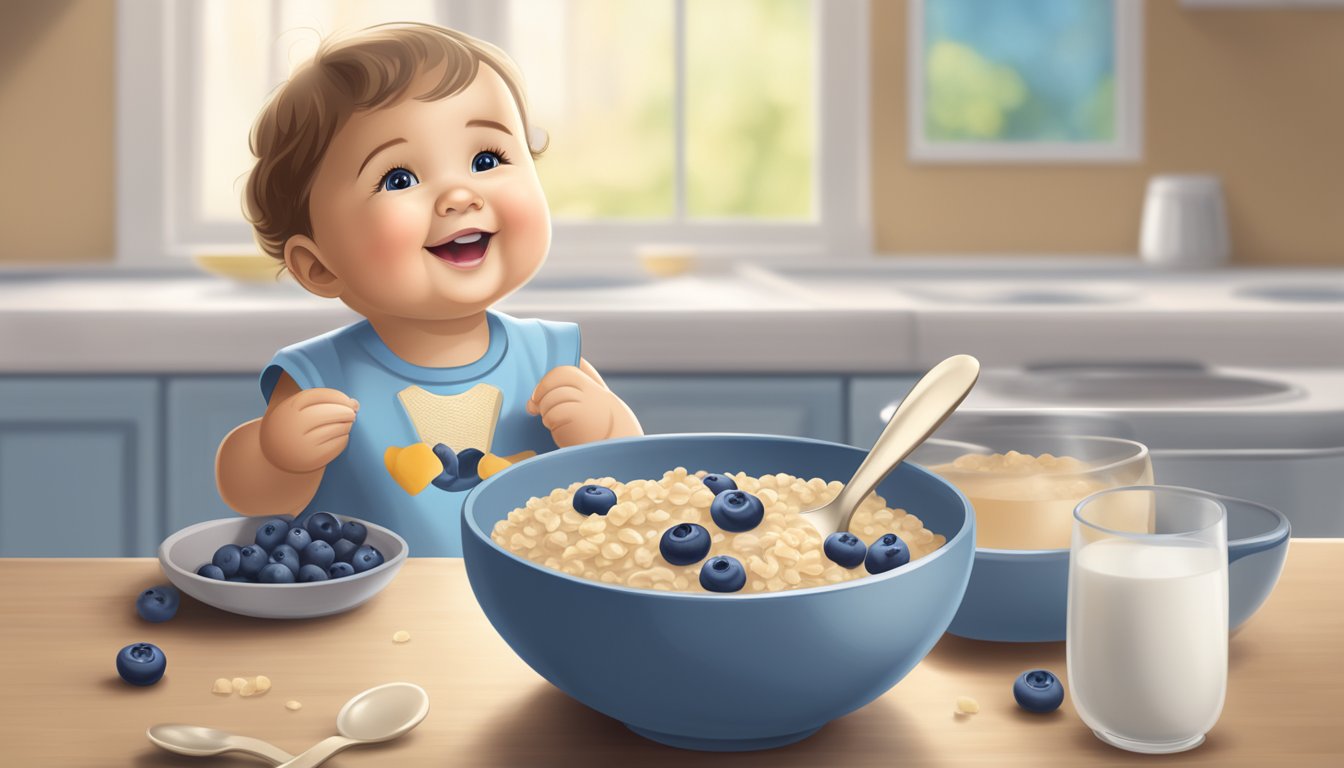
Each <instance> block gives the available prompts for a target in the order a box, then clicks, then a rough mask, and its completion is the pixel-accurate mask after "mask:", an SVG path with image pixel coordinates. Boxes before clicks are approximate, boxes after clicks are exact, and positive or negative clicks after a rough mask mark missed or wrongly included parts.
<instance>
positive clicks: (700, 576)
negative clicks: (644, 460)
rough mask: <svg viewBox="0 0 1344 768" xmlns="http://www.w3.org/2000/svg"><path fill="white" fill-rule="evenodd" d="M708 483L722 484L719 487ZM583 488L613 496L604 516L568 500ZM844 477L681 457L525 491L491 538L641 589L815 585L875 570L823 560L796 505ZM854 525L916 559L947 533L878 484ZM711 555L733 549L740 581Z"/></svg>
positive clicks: (813, 501) (869, 538)
mask: <svg viewBox="0 0 1344 768" xmlns="http://www.w3.org/2000/svg"><path fill="white" fill-rule="evenodd" d="M734 483H735V484H736V489H735V490H733V486H732V484H734ZM711 485H713V486H715V487H720V488H727V489H728V490H724V491H722V492H721V493H720V494H716V493H715V492H714V490H713V489H712V488H711V487H710V486H711ZM590 486H596V487H598V488H601V489H609V490H610V491H611V492H612V493H614V494H615V501H614V503H613V504H612V505H611V506H610V508H609V509H607V511H606V513H605V514H602V513H597V514H588V515H585V514H581V513H580V512H578V511H576V510H575V496H576V494H578V493H579V492H580V490H581V489H587V488H588V487H590ZM843 487H844V484H843V483H841V482H839V481H831V482H827V481H825V480H822V479H821V478H815V477H814V478H810V479H806V478H799V477H794V476H793V475H789V474H785V473H779V474H772V475H764V476H762V477H760V478H756V477H752V476H750V475H747V474H746V473H743V472H738V473H723V474H719V475H713V474H710V473H708V472H706V471H704V470H701V471H698V472H693V473H692V472H687V471H686V469H685V468H683V467H677V468H676V469H673V470H671V471H668V472H665V473H663V476H662V478H660V479H647V480H632V481H630V482H628V483H627V482H621V481H619V480H616V479H614V478H611V477H601V478H590V479H588V480H585V481H583V482H581V483H579V482H576V483H571V484H570V485H569V487H567V488H557V489H555V490H553V491H551V492H550V493H549V494H547V495H546V496H545V497H541V498H532V499H529V500H528V502H527V503H526V504H525V505H524V506H522V507H519V508H518V509H515V510H513V511H511V512H509V514H508V516H507V517H506V518H505V519H504V520H501V521H500V522H499V523H498V524H496V525H495V527H494V530H493V531H492V532H491V538H492V539H493V540H494V541H495V543H497V544H499V545H500V546H502V547H504V548H505V549H507V550H509V551H510V552H513V553H515V554H517V555H519V556H521V557H525V558H527V559H528V560H531V561H533V562H536V563H539V564H542V565H545V566H546V567H548V568H552V569H555V570H559V571H562V572H564V573H567V574H570V575H572V576H579V577H582V578H586V579H591V580H593V581H599V582H602V583H606V584H619V585H623V586H628V587H635V588H639V589H652V590H661V591H676V592H700V593H706V592H710V591H721V592H727V591H740V592H742V593H753V592H776V591H781V590H792V589H806V588H809V587H820V586H826V585H829V584H838V583H841V582H844V581H849V580H852V579H858V578H862V577H865V576H868V575H870V573H869V570H867V569H865V567H864V565H863V564H862V561H860V564H859V565H858V566H857V567H844V566H842V565H840V564H839V563H838V562H836V561H833V560H832V559H831V558H829V557H828V556H827V555H826V554H825V551H826V550H825V549H824V547H823V538H824V537H823V536H822V535H821V534H820V533H818V532H817V530H816V529H815V528H813V527H812V525H811V523H809V522H807V521H806V520H804V519H803V518H802V516H801V515H800V514H799V513H800V512H801V511H803V510H808V509H813V508H815V507H819V506H821V505H822V504H825V503H827V502H829V501H830V500H831V499H833V498H835V496H836V494H837V493H839V492H840V490H841V489H842V488H843ZM739 492H740V493H739ZM601 493H602V494H605V490H604V491H602V492H601ZM734 493H737V496H734V497H732V500H733V501H735V502H736V503H738V504H739V506H738V507H736V508H732V509H731V510H728V507H727V506H724V505H727V504H728V500H725V497H728V496H732V494H734ZM597 495H598V493H595V492H593V491H591V490H584V491H583V494H582V496H583V498H584V499H585V501H584V502H581V503H580V504H579V506H580V507H586V506H587V503H586V500H587V499H589V498H593V497H596V496H597ZM746 497H750V498H746ZM607 498H608V499H610V496H607ZM716 510H717V511H716ZM725 510H728V511H725ZM721 515H727V516H721ZM720 520H722V521H723V522H725V523H727V525H726V526H725V525H722V524H720ZM743 521H745V522H743ZM743 526H748V527H747V528H746V529H743ZM697 529H699V530H697ZM674 532H675V533H677V535H678V536H680V537H682V538H677V539H676V541H678V542H681V543H684V544H685V546H687V547H689V548H690V549H688V550H686V551H687V552H689V553H690V554H689V555H687V556H685V557H681V556H679V555H674V556H672V558H671V559H670V560H669V555H668V550H666V549H663V546H664V545H665V544H666V542H667V540H669V539H673V538H675V537H674V536H673V534H674ZM850 532H851V533H852V534H853V535H854V536H857V537H858V538H859V539H860V540H861V541H862V543H863V546H864V547H868V546H871V545H872V544H873V543H874V542H875V541H878V540H879V539H880V538H881V537H882V536H883V535H884V534H888V533H894V534H896V535H897V536H899V537H900V540H901V541H902V542H903V543H904V544H905V546H907V547H908V549H909V559H910V560H912V561H913V560H918V559H920V558H922V557H925V556H926V555H928V554H930V553H932V552H933V551H935V550H937V549H938V548H939V547H941V546H942V545H943V544H945V543H946V542H947V539H946V537H944V536H942V535H941V534H937V533H934V532H933V531H930V530H928V529H927V528H925V527H924V523H923V521H921V520H920V519H919V518H918V517H916V516H914V515H910V514H907V513H906V511H905V510H903V509H890V508H888V507H887V506H886V501H885V500H884V499H883V498H882V497H881V496H878V495H877V494H876V493H873V494H869V496H868V498H866V499H864V500H863V502H862V503H861V504H860V505H859V509H858V510H857V511H856V512H855V513H854V518H853V520H852V522H851V524H850ZM669 546H670V545H669ZM854 546H856V547H857V546H859V545H857V544H855V545H854ZM717 558H730V559H732V560H733V561H735V562H736V564H737V566H740V568H741V569H742V571H744V572H745V584H744V585H742V586H741V587H740V589H733V588H732V587H735V586H736V585H737V584H738V583H740V581H739V580H738V579H735V578H729V576H730V575H732V576H740V575H739V574H737V572H736V570H735V568H720V571H721V572H722V578H721V579H720V580H719V581H715V578H714V574H708V575H707V572H708V571H710V570H711V569H710V568H708V567H707V566H708V564H710V563H711V561H714V560H715V559H717ZM902 562H903V561H902ZM730 565H731V563H730ZM716 567H717V566H716ZM702 571H703V572H702ZM724 584H731V586H729V587H725V586H724Z"/></svg>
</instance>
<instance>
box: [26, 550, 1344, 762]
mask: <svg viewBox="0 0 1344 768" xmlns="http://www.w3.org/2000/svg"><path fill="white" fill-rule="evenodd" d="M162 582H164V579H163V577H162V574H161V573H160V572H159V567H158V563H157V562H155V561H154V560H150V559H122V560H80V559H74V560H72V559H5V560H0V584H3V589H2V590H0V648H3V649H4V651H3V655H2V656H0V658H2V659H3V661H0V670H3V678H0V729H2V730H3V734H2V737H0V750H2V751H0V755H3V757H0V764H3V765H6V766H38V765H41V766H114V765H131V766H170V765H172V766H191V765H199V766H202V768H215V767H217V766H258V765H262V763H261V762H259V761H257V760H254V759H252V758H247V757H242V756H235V757H228V756H225V757H214V758H185V757H179V756H175V755H171V754H168V753H165V752H161V751H159V750H158V749H157V748H156V747H154V746H152V745H151V744H150V743H149V742H148V741H147V740H146V738H145V729H146V728H147V727H148V726H150V725H152V724H154V723H159V722H182V723H196V724H201V725H210V726H214V727H217V728H223V729H225V730H230V731H233V732H236V733H244V734H248V735H253V736H258V737H261V738H264V739H267V740H269V741H272V742H274V743H275V744H277V745H279V746H280V747H282V748H284V749H287V750H289V751H291V752H295V753H297V752H299V751H302V750H303V749H305V748H307V747H308V746H309V745H311V744H313V743H315V742H317V741H318V740H320V739H322V738H323V737H325V736H328V735H331V734H332V733H334V732H335V725H334V723H335V717H336V713H337V711H338V710H339V709H340V707H341V705H342V704H343V703H344V702H345V700H346V699H347V698H348V697H349V696H351V695H352V694H354V693H356V692H358V691H361V690H363V689H365V688H368V687H370V686H373V685H377V684H379V683H384V682H389V681H393V680H409V681H412V682H415V683H418V684H420V685H421V686H423V687H424V688H425V689H426V690H427V691H429V695H430V701H431V706H430V712H429V716H428V718H426V719H425V721H424V723H422V724H421V725H420V727H419V728H418V729H416V730H415V731H413V732H412V733H411V734H410V735H408V736H406V737H405V738H403V739H401V740H399V741H395V742H391V743H389V744H384V745H377V746H369V747H357V748H354V749H351V750H350V751H348V752H345V753H342V754H341V755H339V756H338V757H336V758H335V759H334V760H332V761H331V763H329V765H332V766H358V765H368V766H373V765H397V766H420V765H435V766H448V765H453V766H456V765H462V766H510V767H512V766H552V765H555V766H560V765H583V766H609V765H611V766H627V765H628V766H658V765H677V766H685V765H688V764H694V765H695V766H697V768H701V767H702V766H716V765H732V766H746V765H761V766H772V767H774V766H793V765H797V766H839V765H863V766H883V768H888V767H889V766H896V765H916V766H919V765H956V766H961V765H985V766H1012V765H1023V766H1027V765H1030V766H1080V765H1089V766H1090V765H1139V764H1159V763H1160V764H1164V765H1177V764H1179V765H1218V766H1232V765H1247V766H1255V768H1265V767H1266V766H1288V765H1291V766H1309V765H1321V766H1324V765H1332V766H1340V765H1344V539H1334V540H1310V539H1301V540H1294V541H1293V542H1292V544H1291V549H1290V553H1289V556H1288V563H1287V566H1286V568H1285V569H1284V574H1283V578H1282V580H1281V581H1280V583H1279V586H1278V589H1277V590H1276V591H1275V593H1274V595H1273V596H1272V597H1271V598H1270V600H1269V602H1268V603H1267V604H1266V605H1265V607H1264V608H1262V609H1261V611H1260V613H1259V614H1258V615H1256V616H1255V617H1254V618H1253V619H1252V620H1251V622H1250V623H1249V624H1248V625H1247V626H1245V627H1244V628H1243V629H1242V630H1241V631H1240V632H1239V633H1238V634H1237V635H1236V636H1235V637H1234V638H1232V641H1231V648H1230V654H1231V655H1230V670H1229V682H1228V691H1227V704H1226V707H1225V708H1224V710H1223V714H1222V719H1221V720H1220V721H1219V722H1218V725H1217V726H1216V727H1215V728H1214V730H1213V731H1212V732H1211V733H1210V734H1209V736H1208V740H1207V741H1206V742H1205V744H1204V745H1203V746H1201V747H1199V748H1198V749H1196V750H1193V751H1191V752H1187V753H1184V754H1181V755H1174V756H1166V757H1144V756H1140V755H1133V754H1130V753H1126V752H1121V751H1119V750H1116V749H1113V748H1111V747H1108V746H1106V745H1104V744H1102V743H1101V742H1100V741H1098V740H1097V739H1096V738H1095V737H1093V735H1092V733H1091V731H1089V730H1088V729H1087V727H1086V726H1084V725H1083V723H1082V721H1081V720H1079V719H1078V716H1077V714H1076V713H1075V712H1074V709H1073V705H1072V701H1071V700H1070V699H1069V698H1068V697H1066V698H1065V701H1064V706H1063V707H1062V708H1061V709H1060V710H1059V711H1058V712H1055V713H1053V714H1051V715H1046V716H1040V715H1030V714H1027V713H1025V712H1022V711H1021V710H1019V709H1018V708H1017V706H1016V705H1015V704H1014V702H1013V698H1012V693H1011V685H1012V681H1013V679H1014V677H1015V676H1016V675H1017V674H1019V673H1020V672H1022V671H1023V670H1026V669H1029V668H1032V667H1044V668H1048V669H1051V670H1053V671H1054V672H1055V673H1056V674H1058V675H1059V676H1060V677H1061V678H1064V677H1065V662H1064V644H1063V643H1048V644H1017V645H999V644H992V643H979V642H974V641H968V640H962V639H959V638H956V637H952V636H950V635H947V636H944V637H943V639H942V640H941V642H939V644H938V645H937V646H936V647H935V648H934V650H933V652H932V653H930V654H929V656H928V657H927V658H926V659H925V660H924V661H923V662H922V663H920V664H919V666H917V667H916V668H915V669H914V670H913V671H912V672H911V673H910V674H909V675H908V676H907V677H906V678H905V679H904V680H902V681H901V682H900V684H898V685H897V686H896V687H895V688H893V689H892V690H891V691H889V692H888V693H887V694H886V695H884V696H883V697H882V698H880V699H878V700H877V701H875V702H873V703H872V704H869V705H868V706H866V707H864V708H863V709H861V710H859V711H857V712H855V713H853V714H851V715H849V716H847V717H844V718H842V719H840V720H837V721H835V722H833V723H831V724H830V725H827V726H826V727H825V728H823V729H822V730H821V731H820V732H818V733H817V734H816V735H814V736H812V737H811V738H809V739H807V740H805V741H803V742H800V743H798V744H795V745H792V746H789V747H785V748H782V749H776V750H771V751H767V752H759V753H742V754H704V753H692V752H685V751H681V750H677V749H673V748H670V747H665V746H662V745H659V744H655V743H652V742H649V741H645V740H644V739H642V738H640V737H638V736H636V735H634V734H633V733H631V732H630V731H628V730H626V729H625V728H624V727H623V726H622V725H621V724H620V723H617V722H615V721H613V720H611V719H609V718H607V717H605V716H603V715H600V714H598V713H596V712H594V711H592V710H590V709H588V708H586V707H584V706H582V705H580V704H578V703H577V702H575V701H573V700H571V699H570V698H568V697H567V696H565V695H564V694H562V693H560V692H559V691H558V690H556V689H555V688H553V687H551V685H550V684H549V683H547V682H545V681H544V680H542V679H541V678H540V677H538V676H537V675H536V674H535V673H534V672H532V670H531V669H530V668H528V667H527V666H526V665H524V664H523V663H522V662H521V661H520V660H519V659H518V658H517V657H516V656H515V655H514V654H513V653H512V652H511V651H510V650H509V648H508V647H507V646H506V645H505V644H504V642H503V641H502V640H501V639H500V638H499V636H498V635H496V634H495V631H494V629H493V628H491V626H490V625H489V623H488V622H487V621H486V619H485V616H484V615H483V614H482V613H481V611H480V609H479V608H478V607H477V605H476V602H475V600H474V598H473V597H472V594H471V589H470V587H469V586H468V584H467V579H466V573H465V571H464V570H463V567H462V562H461V561H460V560H451V559H412V560H411V561H409V562H408V563H407V565H406V566H405V569H404V570H403V571H402V573H401V574H400V575H399V576H398V577H397V579H396V580H395V581H394V582H393V583H392V584H391V586H389V587H388V588H387V590H386V591H385V592H384V593H383V594H381V595H379V596H378V597H377V598H375V599H374V600H372V601H371V602H369V603H368V604H366V605H364V606H363V607H361V608H359V609H357V610H355V611H352V612H350V613H347V614H344V615H341V616H334V617H329V618H325V619H316V620H311V621H300V622H284V621H265V620H261V619H249V618H244V617H240V616H234V615H232V614H228V613H223V612H220V611H216V610H214V609H212V608H209V607H207V606H205V605H202V604H199V603H197V602H195V601H193V600H191V599H190V598H184V599H183V605H182V608H181V610H180V611H179V613H178V616H177V617H176V618H175V619H173V620H172V621H169V622H167V623H164V624H148V623H145V622H143V621H141V620H140V619H139V618H137V616H136V615H135V610H134V598H135V595H136V594H137V592H138V590H140V589H141V588H143V587H147V586H151V585H153V584H157V583H162ZM399 629H405V630H407V631H409V632H410V633H411V641H410V642H409V643H406V644H404V645H396V644H394V643H393V642H392V634H393V632H395V631H397V630H399ZM135 641H148V642H152V643H155V644H156V645H158V646H159V647H160V648H162V649H163V650H164V652H165V653H166V655H167V657H168V672H167V675H166V676H165V677H164V679H163V680H161V681H160V682H159V683H158V684H157V685H154V686H152V687H148V688H135V687H132V686H129V685H126V684H124V683H122V682H121V680H120V679H119V678H118V677H117V675H116V670H115V657H116V654H117V651H118V649H120V648H121V647H122V646H123V645H126V644H128V643H131V642H135ZM257 674H264V675H267V676H269V677H270V678H271V679H272V680H273V681H274V687H273V688H272V690H271V691H270V692H269V693H266V694H265V695H262V696H256V697H251V698H241V697H239V696H237V695H232V696H228V697H222V696H217V695H214V694H212V693H211V692H210V687H211V684H212V682H213V681H214V680H215V678H218V677H230V678H231V677H235V676H243V677H249V676H252V675H257ZM1065 683H1066V687H1067V680H1065ZM959 695H969V696H973V697H975V698H976V699H977V700H979V702H980V706H981V711H980V713H979V714H977V715H973V716H964V715H955V714H953V709H954V702H955V700H956V698H957V697H958V696H959ZM289 699H295V700H298V701H300V702H302V704H303V708H302V709H301V710H299V711H297V712H291V711H288V710H286V709H285V707H284V703H285V702H286V701H287V700H289Z"/></svg>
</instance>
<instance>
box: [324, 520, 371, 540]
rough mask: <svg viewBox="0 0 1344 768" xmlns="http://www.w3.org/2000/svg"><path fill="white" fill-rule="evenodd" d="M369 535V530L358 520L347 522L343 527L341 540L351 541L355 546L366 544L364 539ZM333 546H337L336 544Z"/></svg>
mask: <svg viewBox="0 0 1344 768" xmlns="http://www.w3.org/2000/svg"><path fill="white" fill-rule="evenodd" d="M368 535H369V529H368V528H367V527H366V526H365V525H364V524H363V523H361V522H359V521H358V520H346V521H345V524H344V525H342V526H341V538H342V539H345V540H347V541H349V542H350V543H351V544H354V545H355V546H359V545H360V544H363V543H364V537H365V536H368ZM332 546H335V545H334V544H333V545H332Z"/></svg>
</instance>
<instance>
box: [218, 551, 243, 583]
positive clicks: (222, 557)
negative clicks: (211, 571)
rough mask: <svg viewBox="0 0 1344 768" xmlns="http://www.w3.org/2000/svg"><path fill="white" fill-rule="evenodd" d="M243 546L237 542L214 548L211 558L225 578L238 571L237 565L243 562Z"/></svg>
mask: <svg viewBox="0 0 1344 768" xmlns="http://www.w3.org/2000/svg"><path fill="white" fill-rule="evenodd" d="M242 552H243V548H242V547H240V546H238V545H237V544H225V545H224V546H222V547H220V548H219V549H216V550H215V556H214V558H213V559H212V560H211V562H213V563H214V564H215V566H216V567H218V568H219V570H221V571H223V572H224V576H225V578H227V577H229V576H232V575H234V574H235V573H238V567H239V566H241V565H242V564H243V555H242Z"/></svg>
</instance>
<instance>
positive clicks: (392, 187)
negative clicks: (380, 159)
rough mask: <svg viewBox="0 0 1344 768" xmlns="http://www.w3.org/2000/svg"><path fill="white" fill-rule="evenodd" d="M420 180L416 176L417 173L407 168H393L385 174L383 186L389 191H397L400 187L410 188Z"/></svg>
mask: <svg viewBox="0 0 1344 768" xmlns="http://www.w3.org/2000/svg"><path fill="white" fill-rule="evenodd" d="M419 183H420V180H419V179H417V178H415V174H414V173H411V172H410V171H408V170H406V169H405V168H393V169H392V170H390V171H388V172H387V173H386V174H384V175H383V184H382V188H383V189H385V190H387V191H388V192H396V191H397V190H399V189H410V188H411V187H414V186H415V185H416V184H419Z"/></svg>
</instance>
